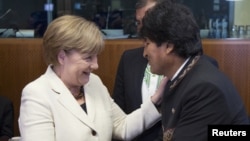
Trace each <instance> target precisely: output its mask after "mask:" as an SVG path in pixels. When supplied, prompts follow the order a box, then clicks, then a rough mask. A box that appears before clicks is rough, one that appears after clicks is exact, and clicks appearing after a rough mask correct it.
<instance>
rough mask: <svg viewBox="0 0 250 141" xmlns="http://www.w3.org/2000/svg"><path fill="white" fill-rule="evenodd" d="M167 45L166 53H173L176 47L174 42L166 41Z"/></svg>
mask: <svg viewBox="0 0 250 141" xmlns="http://www.w3.org/2000/svg"><path fill="white" fill-rule="evenodd" d="M165 46H166V53H167V54H169V53H171V52H172V51H173V49H174V44H172V43H166V44H165Z"/></svg>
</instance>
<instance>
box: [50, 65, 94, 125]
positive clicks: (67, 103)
mask: <svg viewBox="0 0 250 141" xmlns="http://www.w3.org/2000/svg"><path fill="white" fill-rule="evenodd" d="M45 75H46V76H47V77H48V80H49V83H50V85H51V89H52V91H53V92H54V94H55V95H58V102H59V103H60V104H61V105H62V106H63V107H64V108H65V109H66V110H68V111H69V112H70V113H72V114H73V115H74V116H75V117H76V118H78V119H79V120H80V121H82V122H83V123H84V124H86V125H87V126H89V127H90V128H93V129H95V128H94V125H93V122H92V121H91V120H90V118H89V117H88V116H87V114H86V113H85V112H84V111H83V109H82V108H81V106H80V105H79V104H78V103H77V101H76V100H75V99H74V97H73V96H72V94H71V93H70V91H69V90H68V88H67V87H66V86H65V85H64V83H63V82H62V81H61V80H60V79H59V78H58V77H57V75H56V74H55V73H54V71H53V70H52V69H51V67H50V66H49V67H48V69H47V71H46V74H45Z"/></svg>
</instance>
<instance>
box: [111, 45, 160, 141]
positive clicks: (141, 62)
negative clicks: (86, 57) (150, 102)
mask: <svg viewBox="0 0 250 141" xmlns="http://www.w3.org/2000/svg"><path fill="white" fill-rule="evenodd" d="M147 62H148V61H147V59H146V58H144V57H143V47H140V48H136V49H131V50H127V51H125V52H124V53H123V55H122V57H121V59H120V63H119V65H118V70H117V74H116V79H115V85H114V90H113V94H112V96H113V98H114V100H115V102H116V103H117V104H118V105H119V106H120V107H121V108H122V110H123V111H124V112H125V113H131V112H132V111H134V110H136V109H138V108H139V107H140V105H141V104H142V91H141V89H142V81H143V77H144V71H145V68H146V66H147ZM161 131H162V126H161V122H158V123H157V124H155V126H153V127H152V128H150V129H149V130H146V131H144V132H143V134H141V135H140V136H138V137H136V138H135V139H134V140H133V141H153V140H154V139H155V138H157V136H158V134H159V133H160V132H161ZM160 135H161V134H160Z"/></svg>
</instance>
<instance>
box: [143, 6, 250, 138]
mask: <svg viewBox="0 0 250 141" xmlns="http://www.w3.org/2000/svg"><path fill="white" fill-rule="evenodd" d="M142 24H143V26H142V28H141V30H140V35H141V37H142V38H143V39H144V45H145V46H144V53H143V55H144V57H145V58H147V60H148V62H149V65H150V66H151V68H150V69H151V72H152V73H155V74H158V75H164V76H167V77H168V78H169V79H170V81H169V82H168V84H167V85H166V87H165V92H164V97H163V101H162V105H161V106H162V108H161V112H162V125H163V132H164V133H163V134H164V136H163V140H164V141H171V140H174V141H206V140H207V139H208V130H207V128H208V125H216V124H249V121H248V117H247V114H246V110H245V107H244V104H243V102H242V100H241V98H240V95H239V94H238V92H237V90H236V89H235V87H234V85H233V84H232V82H231V81H230V80H229V79H228V78H227V76H226V75H224V74H223V73H222V72H221V71H220V70H219V69H218V68H217V67H216V66H215V65H212V64H211V62H209V61H208V59H207V58H206V57H205V56H204V55H203V51H202V45H201V39H200V35H199V26H198V25H197V23H196V21H195V19H194V17H193V14H192V12H191V11H190V10H189V9H188V8H187V7H185V6H183V5H181V4H177V3H172V4H171V5H170V4H169V3H166V2H161V3H157V4H156V5H155V6H154V7H153V8H151V9H150V10H148V12H147V13H146V15H145V16H144V18H143V20H142Z"/></svg>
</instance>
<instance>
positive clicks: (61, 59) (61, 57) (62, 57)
mask: <svg viewBox="0 0 250 141" xmlns="http://www.w3.org/2000/svg"><path fill="white" fill-rule="evenodd" d="M65 57H66V53H65V51H64V50H60V52H59V53H58V55H57V59H58V62H59V64H64V60H65Z"/></svg>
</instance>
